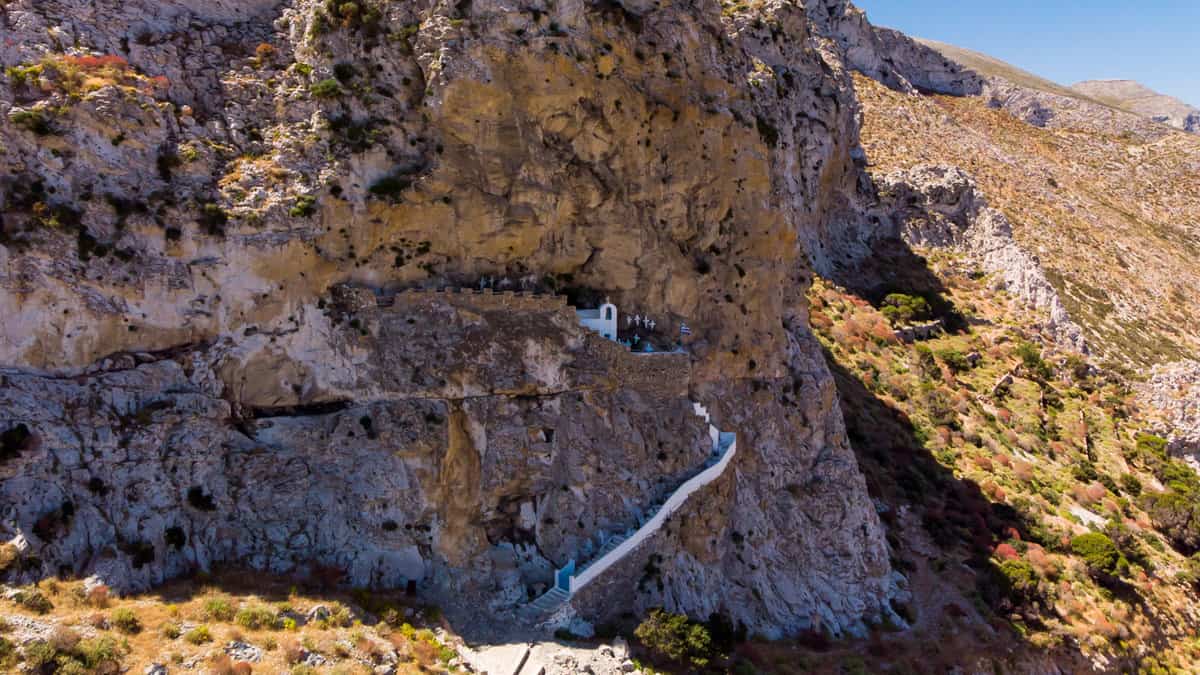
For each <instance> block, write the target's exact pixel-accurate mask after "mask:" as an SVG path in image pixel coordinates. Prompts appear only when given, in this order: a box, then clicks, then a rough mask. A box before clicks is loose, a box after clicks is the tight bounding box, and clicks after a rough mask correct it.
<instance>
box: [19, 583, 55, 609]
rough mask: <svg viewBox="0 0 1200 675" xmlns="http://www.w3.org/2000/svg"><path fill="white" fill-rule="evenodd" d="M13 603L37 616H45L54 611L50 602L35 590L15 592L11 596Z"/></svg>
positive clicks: (26, 589) (25, 589) (28, 589)
mask: <svg viewBox="0 0 1200 675" xmlns="http://www.w3.org/2000/svg"><path fill="white" fill-rule="evenodd" d="M13 602H16V603H17V604H18V605H20V606H22V607H24V608H25V609H28V610H29V611H31V612H36V613H38V614H45V613H46V612H49V611H50V610H52V609H54V605H53V604H52V603H51V602H50V599H49V598H47V597H46V596H45V595H43V594H42V592H41V591H39V590H37V589H36V588H24V589H21V590H19V591H17V592H16V594H15V595H14V596H13Z"/></svg>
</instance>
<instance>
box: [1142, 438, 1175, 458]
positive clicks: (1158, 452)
mask: <svg viewBox="0 0 1200 675" xmlns="http://www.w3.org/2000/svg"><path fill="white" fill-rule="evenodd" d="M1167 444H1168V443H1167V439H1165V438H1163V437H1162V436H1155V435H1154V434H1138V436H1137V446H1136V447H1137V451H1138V454H1139V455H1149V456H1150V457H1157V458H1159V459H1166V458H1167Z"/></svg>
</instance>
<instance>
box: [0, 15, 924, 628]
mask: <svg viewBox="0 0 1200 675" xmlns="http://www.w3.org/2000/svg"><path fill="white" fill-rule="evenodd" d="M355 7H356V8H357V11H353V12H351V11H343V6H340V5H336V4H335V3H326V2H315V1H314V0H295V1H293V2H255V3H234V2H218V1H216V0H208V1H205V2H189V3H181V2H168V3H161V2H148V1H145V0H133V1H131V2H116V1H115V0H104V1H102V2H84V1H83V0H59V1H55V2H40V1H35V0H13V1H10V2H7V3H5V4H4V5H3V6H0V24H2V25H3V26H4V27H5V29H6V31H7V32H8V34H9V36H10V37H6V40H5V41H4V44H3V45H2V46H0V61H2V62H3V65H4V66H5V67H6V68H8V70H7V71H6V72H7V74H6V76H5V79H4V80H3V83H2V84H0V164H2V165H3V167H4V171H3V173H2V174H0V176H2V178H0V202H2V203H3V219H4V220H3V240H2V241H0V243H2V244H3V246H2V247H0V310H2V311H3V312H4V314H5V316H6V320H5V322H4V323H3V326H2V327H0V363H3V364H4V366H5V367H6V370H5V374H4V376H3V377H4V379H3V383H2V386H0V397H2V398H3V401H4V405H3V406H2V409H3V410H5V412H4V413H3V414H4V419H3V420H2V423H3V425H4V426H3V430H7V431H9V432H11V435H10V436H6V439H10V440H11V443H8V442H7V441H6V446H5V456H4V461H3V464H2V465H0V492H2V493H3V495H4V499H3V500H2V501H0V509H2V511H0V534H2V535H3V536H4V537H5V538H13V539H15V540H16V541H19V542H20V543H21V547H22V548H23V549H24V554H23V563H22V565H21V566H18V568H16V571H14V572H11V573H12V574H14V575H15V577H16V578H17V579H19V580H29V579H32V578H35V577H38V576H41V575H46V574H51V573H55V572H59V571H65V572H71V573H79V574H87V573H98V574H101V575H102V576H104V577H106V578H107V579H109V580H111V581H112V582H113V583H114V584H115V585H118V586H125V587H144V586H147V585H150V584H154V583H157V582H158V581H161V580H162V579H164V578H167V577H169V576H171V575H175V574H180V573H183V572H185V571H187V570H189V569H193V568H196V567H199V568H204V567H206V566H208V565H209V564H211V563H213V562H217V561H225V562H234V563H239V564H246V565H250V566H253V567H256V568H260V569H269V570H277V571H288V570H294V569H297V568H303V567H305V566H308V567H314V566H315V567H317V568H319V569H317V570H315V571H316V572H318V573H322V574H332V575H334V576H337V575H343V577H342V578H343V579H344V580H345V581H348V582H352V583H358V584H377V585H392V584H397V583H401V582H406V581H408V580H414V579H415V580H417V581H419V582H420V583H421V584H422V585H423V586H425V587H428V588H433V589H437V591H438V592H440V593H444V594H447V595H451V596H454V597H456V598H478V599H480V601H481V604H480V605H479V606H483V607H489V608H492V609H496V610H497V611H499V610H502V609H504V608H507V607H511V606H513V605H514V604H517V603H519V602H521V601H523V600H524V599H526V598H527V597H528V594H529V593H532V592H536V590H537V589H538V588H540V586H541V585H544V584H545V583H547V582H548V581H549V579H550V571H551V569H552V567H553V566H556V565H560V564H562V563H564V562H565V561H566V559H568V558H569V557H572V556H574V555H577V554H578V553H579V552H580V551H582V550H586V547H587V546H588V545H589V544H588V542H587V537H588V535H589V534H590V533H593V532H595V531H597V530H598V529H603V528H604V527H606V526H609V525H613V526H614V527H615V526H616V525H617V524H619V523H627V522H629V521H631V520H632V519H633V518H634V517H635V515H636V513H637V510H638V509H639V505H641V504H646V503H649V502H650V501H651V500H652V499H653V498H654V496H655V495H656V493H657V491H659V490H662V489H668V488H669V487H670V486H671V485H672V484H674V483H676V482H677V481H679V480H682V479H683V478H686V476H687V475H688V472H689V471H691V470H692V469H693V468H694V466H695V464H696V460H698V455H697V456H693V454H694V453H699V452H703V450H702V449H701V444H698V443H692V442H691V441H692V440H693V439H694V438H698V436H697V434H699V435H703V429H701V426H700V425H699V423H698V422H697V421H696V420H695V418H694V416H692V415H691V414H690V410H691V408H690V406H691V403H690V401H689V399H694V400H699V401H703V402H704V403H705V404H706V405H707V406H708V407H709V408H710V409H711V410H712V412H713V415H714V417H715V420H716V421H717V422H718V424H719V426H720V427H721V428H722V429H734V430H736V431H737V433H738V437H739V448H741V450H740V451H739V454H738V458H737V463H736V466H734V467H731V472H730V476H731V477H730V478H729V479H728V480H722V481H718V482H717V483H714V484H713V485H712V486H710V487H709V488H706V489H705V490H703V491H702V492H701V493H698V494H697V495H696V496H697V497H699V499H695V500H694V503H692V502H690V503H689V505H688V506H686V507H685V509H684V511H683V512H681V513H682V514H683V515H682V517H681V522H687V523H689V524H690V526H689V527H675V528H672V529H671V530H670V531H668V532H666V533H664V534H662V535H660V536H657V537H656V538H655V539H654V540H653V541H652V542H651V543H650V544H648V545H647V546H646V549H647V550H646V551H643V552H640V556H641V557H640V558H639V557H638V556H634V558H637V559H636V560H632V559H631V561H630V565H631V571H630V572H629V574H628V575H627V576H626V577H624V578H622V579H612V580H610V582H611V585H612V588H613V589H614V590H613V592H614V593H621V594H623V595H621V596H619V597H620V598H621V599H622V600H623V601H624V602H625V603H626V606H627V607H630V608H633V609H638V608H641V607H647V606H652V605H665V606H667V607H669V608H671V609H674V610H678V611H686V612H689V613H691V614H693V615H695V616H700V617H704V616H707V615H708V614H709V613H710V612H712V611H722V612H725V613H727V614H728V615H730V616H731V617H732V618H733V619H734V620H735V621H739V622H741V623H743V624H745V625H746V626H747V627H748V628H749V629H750V630H751V631H752V632H757V633H761V634H765V635H780V634H785V633H791V632H795V631H798V630H802V629H805V628H813V627H816V626H818V625H819V626H820V627H823V628H826V629H829V630H832V631H835V632H839V631H844V630H856V629H858V628H860V627H861V626H862V623H863V622H864V621H873V620H879V619H880V618H881V617H882V616H884V615H885V614H887V613H888V612H889V611H890V610H889V609H888V599H889V597H890V596H891V594H892V593H894V592H895V589H894V587H895V581H894V579H893V576H892V572H891V570H890V567H889V563H888V554H887V546H886V543H885V540H884V536H883V531H882V528H881V526H880V524H879V521H878V518H877V516H876V514H875V512H874V510H873V509H872V506H871V502H870V500H869V499H868V498H867V495H866V488H865V483H864V480H863V478H862V476H861V475H860V474H859V472H858V470H857V467H856V465H855V461H854V457H853V455H852V453H851V452H850V449H849V446H848V444H847V441H846V437H845V431H844V427H843V424H842V420H841V418H840V414H839V412H838V409H837V406H836V400H835V392H834V387H833V384H832V381H831V378H830V376H829V373H828V371H827V369H826V366H825V364H824V361H823V359H822V356H821V353H820V349H819V347H818V345H817V343H816V341H815V340H814V339H813V337H812V336H811V334H810V333H809V330H808V326H807V310H806V307H805V304H804V299H803V295H804V294H803V288H804V286H805V284H807V283H808V280H809V271H808V269H807V265H806V263H805V260H806V258H807V257H811V259H812V260H813V261H814V263H815V264H816V265H817V266H823V265H824V266H828V265H829V264H831V263H830V261H831V260H833V259H835V258H840V257H841V256H842V255H843V251H849V253H846V255H853V254H859V255H861V254H863V252H862V251H859V250H857V249H854V245H855V244H854V242H856V241H858V240H859V236H858V233H856V232H853V231H851V228H848V227H846V226H845V224H846V223H847V222H851V221H854V222H857V221H856V218H857V216H856V215H855V214H857V213H858V212H859V210H860V208H859V207H857V206H856V204H857V203H859V202H861V201H862V199H863V183H862V182H861V180H860V171H859V168H858V166H857V165H856V160H855V157H856V153H855V147H856V143H857V140H856V139H857V126H856V125H857V121H856V104H855V101H854V98H853V94H852V91H851V87H850V80H849V75H848V70H847V65H846V63H845V62H844V61H843V57H842V51H841V48H840V47H839V40H840V38H839V37H838V35H837V34H836V33H835V32H832V31H831V26H834V22H833V21H831V19H830V17H837V16H847V15H849V14H852V12H853V10H852V9H851V8H850V7H849V5H848V4H845V3H842V2H835V3H829V4H827V5H822V6H817V7H814V8H812V9H810V10H808V13H806V10H805V9H804V8H802V7H800V6H799V5H797V4H794V3H791V2H784V1H781V0H778V1H774V2H768V3H766V5H765V6H763V7H759V8H756V9H755V10H754V13H753V14H748V13H739V12H738V11H729V12H726V13H724V14H723V13H722V9H721V6H720V5H719V4H718V3H716V2H701V3H696V4H651V3H642V2H634V1H632V0H626V1H624V2H607V3H599V2H597V3H591V2H582V1H581V0H571V1H567V2H557V3H534V4H532V5H528V6H517V5H512V4H508V3H501V2H495V1H492V0H476V1H475V2H473V3H441V2H432V1H418V2H406V3H374V2H361V3H358V4H356V5H355ZM10 38H11V39H10ZM921 86H924V85H921ZM864 251H865V249H864ZM482 278H486V279H490V280H492V281H494V282H495V285H496V286H497V287H499V288H526V289H534V288H538V289H542V290H546V291H549V290H553V289H564V288H565V289H567V291H568V292H570V293H571V294H572V296H573V297H577V298H592V299H595V298H599V297H603V296H605V295H607V296H609V297H611V298H612V300H613V302H615V303H616V304H617V305H618V306H620V307H621V308H622V310H623V311H626V312H629V313H638V314H641V315H644V316H652V317H654V318H655V319H656V321H657V323H658V325H659V326H660V327H662V328H663V329H664V331H665V332H666V331H669V333H667V334H664V335H662V336H660V338H661V339H662V340H664V341H666V342H668V343H669V342H670V341H671V340H672V339H673V338H674V336H675V335H678V331H679V326H680V324H682V323H684V322H686V323H687V324H688V326H689V327H690V328H691V336H690V338H689V340H690V342H689V354H690V357H688V358H687V359H686V360H687V361H688V363H687V364H686V376H685V375H682V374H681V372H683V371H681V370H680V368H681V366H680V364H678V363H676V362H672V361H670V358H672V357H666V358H667V360H666V361H663V362H662V363H664V364H665V365H664V366H663V368H665V369H666V370H663V371H652V372H651V373H650V374H649V375H641V376H639V374H638V373H639V372H641V371H640V370H639V368H638V367H631V366H629V365H628V362H627V361H625V360H624V359H626V358H628V357H630V356H631V355H628V354H625V355H623V356H621V355H615V354H613V353H611V349H609V350H608V352H606V351H605V349H606V348H615V346H614V345H611V344H609V345H607V347H605V346H599V347H598V346H596V343H595V339H593V337H594V336H593V337H589V336H588V335H586V334H584V333H582V332H581V329H579V328H577V327H576V326H575V324H574V322H573V321H571V316H570V311H569V310H566V309H565V308H563V307H554V308H547V307H544V306H541V305H537V304H536V303H535V304H534V305H522V306H520V307H508V306H500V307H497V306H494V305H490V304H489V305H486V306H481V305H480V304H479V303H480V302H486V301H480V300H478V299H477V298H476V299H475V300H472V301H471V302H467V301H465V300H461V299H459V300H455V299H453V298H452V299H449V300H448V299H446V298H445V297H442V298H436V297H435V298H432V299H430V298H424V296H420V297H417V296H414V297H409V298H407V299H405V297H406V296H401V298H400V299H398V300H397V303H398V304H397V305H393V306H392V307H390V308H378V307H374V306H373V305H372V304H371V302H370V296H369V294H368V295H367V296H364V295H363V294H362V293H353V292H347V293H339V294H337V297H334V296H333V294H331V290H330V289H331V288H333V287H335V286H336V285H337V284H341V283H344V282H356V283H358V284H360V285H365V286H370V287H373V288H376V289H379V288H389V289H395V288H409V287H414V286H426V287H440V286H445V285H450V286H457V285H468V286H474V285H476V283H477V282H478V281H479V280H480V279H482ZM422 298H424V299H422ZM410 301H411V302H410ZM518 304H519V303H518ZM639 358H640V357H639ZM677 360H678V359H676V361H677ZM643 363H646V362H643ZM672 364H674V365H672ZM640 365H641V364H639V366H640ZM672 369H674V370H672ZM660 444H661V446H660ZM620 529H623V527H621V528H620ZM650 560H653V561H654V565H655V569H656V570H658V574H657V576H656V578H655V579H654V580H653V583H643V584H639V583H638V581H639V578H640V577H639V572H638V571H637V570H642V569H645V567H646V563H647V562H648V561H650ZM584 604H586V602H585V603H584Z"/></svg>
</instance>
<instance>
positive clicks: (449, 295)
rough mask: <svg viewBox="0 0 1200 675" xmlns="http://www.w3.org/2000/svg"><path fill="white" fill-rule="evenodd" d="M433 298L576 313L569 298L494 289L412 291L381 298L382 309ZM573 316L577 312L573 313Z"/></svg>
mask: <svg viewBox="0 0 1200 675" xmlns="http://www.w3.org/2000/svg"><path fill="white" fill-rule="evenodd" d="M430 298H436V299H441V300H445V301H446V302H449V303H451V304H453V305H456V306H466V307H470V308H472V309H476V310H480V311H510V312H566V311H568V310H572V308H571V306H570V305H568V304H567V297H566V296H565V295H551V294H543V293H522V292H520V291H493V290H492V289H490V288H485V289H483V290H476V289H470V288H445V289H437V290H422V289H409V290H404V291H399V292H397V293H396V294H394V295H391V296H384V297H380V298H378V300H377V302H378V305H379V306H380V307H381V308H393V309H398V308H401V307H405V306H411V305H413V304H417V303H421V302H424V301H426V300H428V299H430ZM572 314H573V310H572Z"/></svg>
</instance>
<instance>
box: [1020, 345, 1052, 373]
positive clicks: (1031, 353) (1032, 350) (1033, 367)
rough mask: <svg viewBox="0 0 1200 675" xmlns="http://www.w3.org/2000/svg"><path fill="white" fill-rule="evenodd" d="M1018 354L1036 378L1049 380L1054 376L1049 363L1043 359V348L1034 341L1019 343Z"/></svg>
mask: <svg viewBox="0 0 1200 675" xmlns="http://www.w3.org/2000/svg"><path fill="white" fill-rule="evenodd" d="M1016 353H1017V356H1018V357H1020V359H1021V364H1022V365H1024V366H1025V369H1026V370H1028V371H1029V373H1030V374H1031V375H1032V376H1033V377H1034V378H1036V379H1040V380H1048V379H1050V378H1051V377H1053V376H1054V371H1053V370H1052V369H1051V368H1050V366H1049V364H1047V363H1046V362H1045V361H1043V360H1042V350H1041V349H1039V348H1038V346H1037V345H1035V344H1034V343H1032V342H1022V343H1021V344H1019V345H1017V352H1016Z"/></svg>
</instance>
